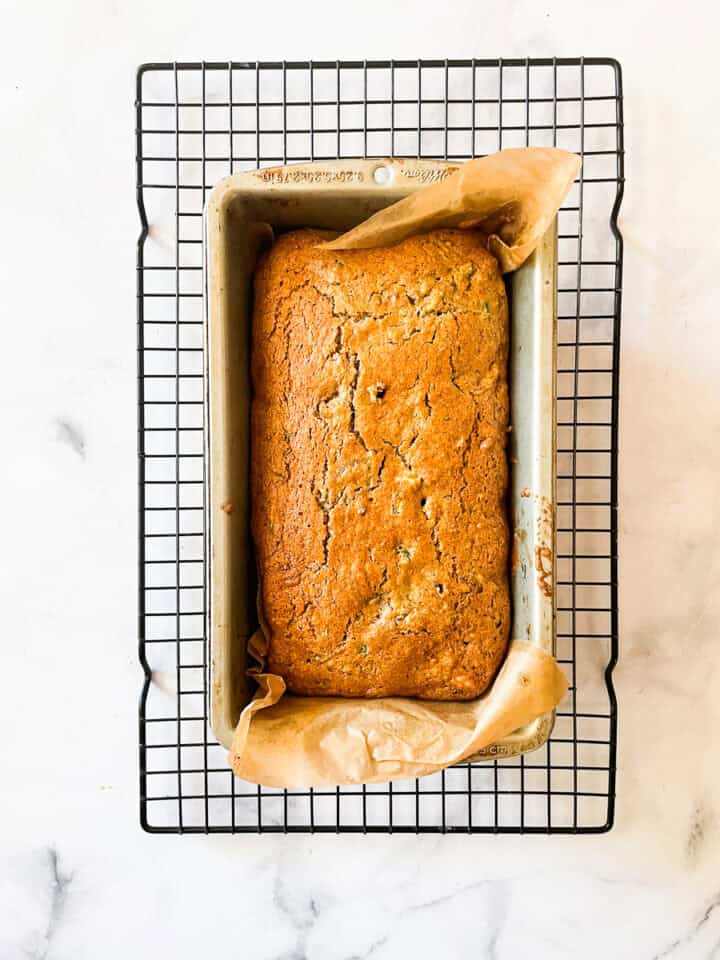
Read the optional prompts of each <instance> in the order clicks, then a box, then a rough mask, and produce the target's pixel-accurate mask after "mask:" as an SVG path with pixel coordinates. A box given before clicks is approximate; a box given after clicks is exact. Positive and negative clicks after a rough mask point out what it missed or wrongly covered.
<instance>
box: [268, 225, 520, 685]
mask: <svg viewBox="0 0 720 960" xmlns="http://www.w3.org/2000/svg"><path fill="white" fill-rule="evenodd" d="M331 236H334V234H330V233H328V232H321V231H313V230H299V231H294V232H292V233H288V234H285V235H284V236H281V237H280V238H279V239H278V241H277V242H276V243H275V245H274V247H273V248H272V249H271V250H270V251H269V253H267V254H266V255H265V256H264V258H263V259H262V260H261V262H260V263H259V264H258V267H257V270H256V274H255V304H254V315H253V343H252V376H253V387H254V396H253V406H252V441H251V445H252V527H253V536H254V540H255V546H256V553H257V564H258V575H259V581H260V596H261V604H262V615H263V618H264V621H265V627H266V630H267V633H268V640H269V650H268V669H269V670H270V671H272V672H273V673H277V674H280V675H281V676H282V677H284V679H285V681H286V683H287V687H288V689H289V690H290V691H291V692H293V693H297V694H307V695H320V696H343V697H379V696H409V697H420V698H428V699H436V700H467V699H471V698H473V697H477V696H478V695H479V694H480V693H482V692H483V690H485V689H486V687H487V686H488V685H489V683H490V682H491V681H492V679H493V676H494V675H495V672H496V670H497V668H498V666H499V664H500V661H501V660H502V657H503V654H504V652H505V648H506V645H507V638H508V631H509V623H510V608H509V595H508V571H507V566H508V525H507V518H506V505H505V494H506V483H507V459H506V452H505V447H506V435H507V429H508V389H507V354H508V307H507V300H506V295H505V287H504V285H503V281H502V278H501V276H500V272H499V269H498V265H497V263H496V261H495V260H494V259H493V257H492V256H491V255H490V254H489V253H488V252H487V250H486V249H485V246H484V244H483V242H482V238H481V237H479V236H477V235H475V234H473V233H472V232H471V231H461V230H440V231H435V232H433V233H429V234H425V235H421V236H415V237H411V238H410V239H407V240H404V241H402V242H401V243H399V244H397V245H396V246H393V247H388V248H382V249H373V250H357V251H352V252H350V251H348V252H343V251H340V252H330V251H326V250H323V249H320V248H318V246H317V245H318V243H319V242H321V241H322V240H325V239H329V238H330V237H331Z"/></svg>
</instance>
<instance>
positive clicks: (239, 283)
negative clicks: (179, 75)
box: [205, 159, 556, 759]
mask: <svg viewBox="0 0 720 960" xmlns="http://www.w3.org/2000/svg"><path fill="white" fill-rule="evenodd" d="M456 169H457V165H454V164H451V163H444V162H441V161H428V160H398V159H392V160H338V161H333V162H330V163H313V164H306V165H297V166H290V167H275V168H272V169H265V170H257V171H252V172H249V173H242V174H237V175H235V176H232V177H228V178H226V179H224V180H221V181H220V183H218V185H217V186H216V187H215V188H214V189H213V191H212V193H211V194H210V196H209V198H208V201H207V205H206V209H205V239H206V244H205V251H206V259H205V264H206V333H207V353H206V356H207V364H206V391H205V393H206V402H207V410H206V417H207V419H206V422H207V424H208V430H207V432H206V435H207V450H206V454H207V457H208V464H209V495H208V500H207V516H206V529H207V531H208V538H209V548H208V550H207V554H206V555H207V564H208V569H207V571H206V574H207V580H206V582H207V584H208V614H207V617H208V622H207V629H208V636H209V639H210V664H211V667H210V669H211V706H210V709H211V715H210V718H211V724H212V729H213V732H214V734H215V736H216V737H217V739H218V741H219V742H220V743H221V744H223V745H224V746H226V747H229V746H230V742H231V739H232V733H233V730H234V728H235V725H236V723H237V719H238V716H239V714H240V711H241V710H242V708H243V707H244V706H245V704H246V703H247V702H248V700H249V699H250V697H251V696H252V694H253V691H252V689H251V686H250V684H249V682H248V680H247V678H246V676H245V667H246V645H247V640H248V638H249V637H250V636H251V634H252V633H253V632H254V630H255V628H256V626H257V612H256V604H255V599H256V589H257V582H256V573H255V559H254V553H253V545H252V540H251V536H250V499H249V483H248V472H249V471H248V466H249V456H250V436H249V413H250V325H251V289H252V273H253V269H254V266H255V260H256V256H257V252H258V249H259V247H260V246H261V245H262V244H263V242H267V240H268V238H269V236H270V231H269V230H268V228H267V226H266V225H268V224H269V225H270V226H271V227H272V228H273V230H275V231H278V232H282V231H284V230H289V229H294V228H296V227H309V226H312V227H323V228H328V229H334V230H346V229H348V228H349V227H352V226H354V225H355V224H357V223H359V222H361V221H362V220H364V219H365V218H367V217H368V216H369V215H370V214H372V213H374V212H375V211H377V210H380V209H382V208H383V207H386V206H388V205H389V204H391V203H394V202H395V201H397V200H399V199H401V198H402V197H405V196H407V195H408V194H409V193H412V192H413V191H414V190H417V189H419V188H420V187H423V186H425V185H427V184H430V183H433V182H436V181H437V180H441V179H443V178H445V177H447V176H449V174H450V173H452V172H453V171H454V170H456ZM555 277H556V224H553V225H552V228H551V229H550V230H549V231H548V233H547V234H546V235H545V237H544V238H543V240H542V242H541V244H540V245H539V247H538V249H537V250H536V251H535V253H534V254H533V255H532V257H530V258H529V260H528V261H527V262H526V263H525V264H524V265H523V266H522V267H521V268H520V269H519V270H518V271H516V272H515V273H513V274H511V275H510V276H509V278H508V289H509V293H510V303H511V359H510V398H511V423H512V431H511V433H510V445H509V456H510V462H511V472H510V490H509V508H510V518H511V524H512V527H513V560H512V605H513V617H512V638H513V639H518V640H524V641H526V642H529V643H532V644H536V645H537V646H538V647H541V648H542V649H543V650H546V651H548V652H554V649H553V648H554V635H555V630H554V614H555V611H554V593H555V591H554V556H555V549H554V516H555V482H554V477H555V471H554V462H555V396H556V391H555V350H556V346H555V344H556V320H555V317H556V309H555V300H556V280H555ZM553 720H554V714H553V713H549V714H546V715H545V716H542V717H540V718H539V719H537V720H535V721H533V722H532V723H530V724H528V725H526V726H525V727H523V728H522V729H520V730H518V731H516V732H515V733H513V734H512V735H511V736H508V737H506V738H504V739H503V740H502V741H500V742H499V743H496V744H493V745H492V746H490V747H488V748H486V749H485V750H483V751H482V752H481V753H480V754H478V755H477V756H476V757H473V758H472V759H492V758H494V757H499V756H505V757H507V756H513V755H516V754H520V753H525V752H527V751H529V750H534V749H535V748H537V747H539V746H541V745H542V744H543V743H544V742H545V740H546V739H547V738H548V736H549V734H550V731H551V730H552V725H553Z"/></svg>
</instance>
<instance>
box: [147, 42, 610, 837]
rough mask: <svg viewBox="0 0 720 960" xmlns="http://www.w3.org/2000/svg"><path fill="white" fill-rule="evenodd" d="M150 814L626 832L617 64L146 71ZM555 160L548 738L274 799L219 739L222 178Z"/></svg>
mask: <svg viewBox="0 0 720 960" xmlns="http://www.w3.org/2000/svg"><path fill="white" fill-rule="evenodd" d="M136 109H137V199H138V208H139V213H140V218H141V223H142V232H141V235H140V239H139V244H138V274H137V276H138V384H139V398H138V399H139V486H140V557H139V560H140V597H139V655H140V661H141V664H142V666H143V669H144V674H145V678H144V684H143V688H142V694H141V699H140V816H141V823H142V825H143V827H144V828H145V829H147V830H149V831H153V832H180V833H183V832H185V833H198V832H201V833H202V832H205V833H208V832H278V831H286V832H308V831H318V832H320V831H323V832H363V831H366V832H451V831H462V832H469V833H476V832H477V833H488V832H495V833H519V832H526V833H532V832H543V833H596V832H602V831H604V830H607V829H609V828H610V827H611V825H612V822H613V815H614V794H615V753H616V700H615V695H614V691H613V687H612V677H611V675H612V670H613V667H614V665H615V662H616V658H617V644H618V620H617V546H616V545H617V515H616V507H617V422H618V382H619V381H618V375H619V370H618V361H619V334H620V299H621V270H622V240H621V237H620V234H619V232H618V229H617V222H616V219H617V213H618V210H619V206H620V201H621V197H622V191H623V182H624V177H623V120H622V90H621V75H620V67H619V65H618V64H617V62H616V61H614V60H611V59H598V58H593V59H585V60H583V59H576V60H554V59H553V60H505V61H502V60H472V61H471V60H452V61H383V62H378V61H375V62H370V61H368V62H362V61H360V62H315V63H310V62H302V63H234V62H233V63H204V64H203V63H178V64H169V63H159V64H146V65H144V66H143V67H141V68H140V70H139V72H138V77H137V102H136ZM525 145H533V146H542V145H556V146H559V147H564V148H566V149H568V150H572V151H575V152H577V153H580V154H581V155H582V157H583V161H584V164H583V169H582V172H581V174H580V177H579V180H578V181H577V182H576V183H575V184H574V186H573V188H572V190H571V193H570V195H569V196H568V198H567V200H566V202H565V204H564V206H563V208H562V210H561V211H560V214H559V251H558V252H559V266H558V331H559V346H558V379H557V383H558V404H557V410H558V432H557V436H558V455H557V494H558V509H557V636H556V653H557V658H558V660H559V662H560V664H561V665H562V666H563V667H564V669H565V670H566V672H567V675H568V678H569V681H570V688H569V691H568V694H567V696H566V698H565V700H564V701H563V703H562V704H561V705H560V707H559V709H558V712H557V720H556V724H555V729H554V731H553V734H552V736H551V738H550V740H549V741H548V743H547V744H546V745H545V746H544V747H542V748H541V749H540V750H537V751H535V752H533V753H531V754H528V755H527V756H524V757H517V758H513V759H506V760H497V761H493V762H490V763H487V762H485V763H464V764H459V765H457V766H456V767H453V768H450V769H448V770H446V771H443V772H441V773H438V774H435V775H432V776H429V777H424V778H421V779H420V780H408V781H399V782H398V781H396V782H395V783H393V784H381V785H371V786H367V787H359V786H358V787H342V788H337V789H317V790H292V791H287V790H274V789H269V788H265V787H257V786H254V785H252V784H248V783H243V782H242V781H239V780H237V779H235V778H234V777H233V776H232V774H231V773H230V772H229V770H228V767H227V762H226V756H225V751H224V749H223V748H222V747H220V746H219V745H218V743H217V742H216V740H215V738H214V737H213V734H212V731H211V729H210V726H209V722H208V689H209V687H208V684H209V667H208V647H207V637H206V635H205V612H206V604H207V593H206V582H205V556H206V547H207V541H206V529H205V525H204V518H205V503H206V486H205V485H206V480H207V476H206V462H205V458H204V449H205V447H204V429H205V422H204V407H203V389H204V388H203V370H204V335H203V313H202V295H203V291H202V276H203V273H202V258H203V245H202V209H203V202H204V199H205V196H206V194H207V191H208V190H209V189H211V188H212V187H213V185H214V184H215V183H216V182H217V180H218V179H219V178H220V177H222V176H225V175H227V174H229V173H235V172H238V171H241V170H248V169H254V168H257V167H267V166H272V165H276V164H280V163H282V164H284V163H293V162H299V161H308V160H327V159H334V158H341V157H358V156H366V157H374V156H377V157H383V156H411V157H426V158H445V159H455V160H466V159H469V158H472V157H475V156H482V155H484V154H487V153H491V152H493V151H495V150H497V149H499V148H502V147H511V146H525Z"/></svg>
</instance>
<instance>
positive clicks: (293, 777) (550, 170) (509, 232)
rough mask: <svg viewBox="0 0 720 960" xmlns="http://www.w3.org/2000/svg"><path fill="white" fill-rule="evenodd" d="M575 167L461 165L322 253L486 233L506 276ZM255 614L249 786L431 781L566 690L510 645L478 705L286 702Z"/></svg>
mask: <svg viewBox="0 0 720 960" xmlns="http://www.w3.org/2000/svg"><path fill="white" fill-rule="evenodd" d="M579 169H580V158H579V157H577V156H575V155H574V154H570V153H566V152H565V151H563V150H556V149H553V148H527V149H517V150H503V151H501V152H500V153H497V154H493V155H492V156H489V157H484V158H482V159H480V160H472V161H469V162H468V163H465V164H463V166H462V167H461V168H460V169H459V170H458V171H457V172H456V173H454V174H452V175H451V176H449V177H448V178H447V179H446V180H443V181H440V182H438V183H435V184H433V185H432V186H428V187H424V188H422V189H420V190H418V191H417V192H415V193H413V194H412V195H410V196H408V197H407V198H405V199H404V200H400V201H399V202H398V203H395V204H393V205H392V206H390V207H387V208H386V209H384V210H381V211H380V212H379V213H376V214H375V215H374V216H372V217H370V218H369V219H368V220H366V221H365V222H364V223H361V224H360V225H359V226H357V227H355V228H353V229H352V230H349V231H348V232H347V233H345V234H343V235H342V236H341V237H338V238H337V239H336V240H333V241H331V242H329V243H326V244H324V246H325V247H326V248H328V249H334V250H339V249H361V248H368V247H374V246H387V245H390V244H393V243H397V242H399V241H400V240H402V239H404V238H405V237H408V236H410V235H411V234H414V233H422V232H427V231H428V230H434V229H437V228H440V227H461V228H465V227H473V228H475V229H478V230H480V231H481V232H482V233H484V234H485V235H486V236H487V239H488V249H489V250H490V252H491V253H492V254H493V255H494V256H495V257H496V258H497V259H498V261H499V263H500V266H501V269H502V270H503V272H508V271H511V270H515V269H517V267H519V266H520V265H521V264H522V263H523V262H524V261H525V260H526V259H527V257H528V256H529V255H530V254H531V253H532V251H533V250H534V248H535V246H536V245H537V244H538V242H539V240H540V238H541V237H542V236H543V234H544V233H545V231H546V230H547V228H548V226H549V225H550V223H551V222H552V219H553V217H554V216H555V214H556V212H557V210H558V208H559V207H560V204H561V203H562V201H563V199H564V198H565V196H566V195H567V192H568V190H569V189H570V186H571V184H572V182H573V180H574V179H575V177H576V175H577V173H578V171H579ZM258 608H259V616H260V628H259V629H258V631H257V632H256V634H255V635H254V636H253V638H252V639H251V641H250V644H249V651H248V652H249V654H250V658H251V659H252V660H253V661H254V664H255V665H254V666H253V667H251V668H250V669H249V670H248V673H249V674H250V675H251V676H252V677H253V678H254V679H255V680H256V681H257V684H258V689H257V692H256V694H255V697H254V698H253V699H252V700H251V701H250V703H249V704H248V705H247V706H246V707H245V709H244V710H243V711H242V714H241V715H240V719H239V722H238V725H237V728H236V730H235V734H234V736H233V742H232V748H231V751H230V763H231V766H232V769H233V771H234V772H235V773H236V774H237V776H239V777H241V778H242V779H244V780H248V781H250V782H252V783H262V784H264V785H265V786H269V787H289V788H303V787H310V786H312V787H319V786H334V785H335V784H358V783H375V782H386V781H388V780H395V779H399V778H406V777H418V776H423V775H425V774H429V773H434V772H435V771H437V770H441V769H442V768H443V767H447V766H449V765H451V764H453V763H457V762H458V761H460V760H462V759H464V758H467V757H470V756H472V755H473V754H475V753H477V752H478V751H479V750H481V749H482V748H483V747H486V746H489V745H490V744H492V743H495V742H497V741H498V740H500V739H501V738H503V737H505V736H507V735H508V734H510V733H512V732H513V731H515V730H518V729H519V728H520V727H522V726H524V725H525V724H527V723H529V722H531V721H532V720H535V719H536V718H537V717H540V716H542V715H543V714H544V713H547V712H548V711H550V710H552V709H553V708H554V707H555V706H556V705H557V704H558V703H559V702H560V700H561V699H562V697H563V696H564V694H565V691H566V689H567V680H566V679H565V675H564V674H563V672H562V671H561V670H560V668H559V667H558V665H557V663H556V662H555V660H554V658H553V657H551V656H550V655H548V654H546V653H544V652H543V651H542V650H539V649H538V648H537V647H533V646H531V645H529V644H527V643H524V642H523V641H520V640H512V641H511V643H510V645H509V647H508V652H507V655H506V657H505V661H504V663H503V665H502V667H501V668H500V671H499V672H498V675H497V677H496V678H495V680H494V682H493V684H492V686H491V687H490V689H489V691H488V692H487V693H486V694H484V695H483V696H482V697H479V698H478V699H476V700H471V701H467V702H444V701H433V700H416V699H411V698H405V697H385V698H381V699H376V700H369V699H359V698H352V699H351V698H342V697H298V696H293V695H292V694H286V693H285V682H284V680H283V679H282V677H279V676H277V675H274V674H269V673H265V672H264V663H265V655H266V653H267V643H268V640H267V638H268V628H267V625H266V624H265V623H264V621H263V617H262V603H261V601H260V597H258Z"/></svg>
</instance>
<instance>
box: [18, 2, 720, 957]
mask: <svg viewBox="0 0 720 960" xmlns="http://www.w3.org/2000/svg"><path fill="white" fill-rule="evenodd" d="M418 8H424V12H425V14H426V16H427V17H428V18H433V20H434V22H433V23H432V26H429V25H424V24H423V23H422V17H421V16H420V14H419V9H418ZM0 12H1V14H2V16H1V17H0V22H2V35H1V36H0V51H1V52H2V56H1V57H0V90H1V91H2V96H1V97H0V128H1V129H2V131H3V134H2V149H1V150H0V193H1V199H0V212H1V216H2V229H0V278H1V282H0V291H2V292H1V293H0V303H2V320H3V335H2V349H1V350H0V365H1V370H2V372H1V375H0V392H1V395H2V410H3V411H4V416H3V427H4V442H3V446H2V450H3V456H2V470H0V493H1V497H0V503H2V530H3V536H2V542H3V549H2V553H1V555H0V566H1V567H2V574H1V575H0V596H1V597H2V603H1V605H0V635H1V642H2V695H1V696H0V729H2V731H3V735H2V784H1V788H0V849H1V850H2V855H1V856H0V958H2V960H6V958H7V960H14V958H21V957H32V958H37V960H39V958H49V960H53V958H58V960H61V958H62V960H64V958H68V960H69V958H72V960H85V958H92V960H95V958H98V957H102V958H103V960H112V958H116V957H117V958H123V960H125V958H128V957H131V956H132V957H155V956H158V957H177V958H186V957H187V958H191V957H196V956H212V955H214V954H215V952H216V951H217V952H218V955H222V956H230V957H241V956H242V957H252V958H257V960H262V958H286V960H290V958H297V960H300V958H304V957H307V958H311V960H314V958H324V960H334V958H338V960H340V958H342V960H350V958H353V957H358V958H359V957H370V956H372V957H373V958H374V960H375V958H376V960H385V958H390V957H393V958H394V957H412V958H415V960H423V958H433V960H436V958H438V957H453V958H465V957H468V958H469V957H473V958H475V957H493V958H498V960H499V958H516V957H518V958H520V957H526V956H529V955H533V956H537V957H548V958H564V957H567V958H577V957H583V958H589V960H591V958H596V957H597V958H607V957H613V958H631V960H642V958H648V960H650V958H659V957H673V958H677V960H685V958H710V957H720V789H719V788H720V773H719V772H718V771H719V769H720V765H719V763H718V760H719V759H720V758H719V755H718V747H719V746H720V744H719V740H718V733H717V730H718V723H719V722H720V707H719V706H718V703H719V701H718V697H717V692H716V691H717V684H718V680H719V679H720V677H719V669H720V668H719V664H720V658H719V657H718V626H717V624H718V616H719V615H720V610H719V609H718V601H719V597H720V591H719V588H718V584H719V582H720V561H719V559H718V558H719V554H718V548H717V539H718V528H719V526H720V507H719V506H718V503H719V502H720V501H719V499H718V496H717V475H718V471H719V470H720V443H719V441H720V435H719V428H718V424H720V402H719V391H718V385H717V381H718V373H720V361H719V360H718V357H719V356H720V333H719V331H720V323H719V322H718V319H717V305H716V285H717V267H718V253H719V252H720V251H719V249H718V234H717V220H718V215H719V214H720V204H719V202H718V200H719V198H718V189H717V186H716V182H714V181H713V175H714V174H716V170H717V156H718V151H719V149H720V135H719V134H718V124H717V66H716V62H715V60H716V56H717V50H718V40H720V31H719V30H718V26H719V24H718V13H717V6H716V5H715V4H710V3H708V4H702V3H699V2H692V0H691V2H687V3H685V4H683V5H681V6H678V5H677V4H670V3H668V2H661V3H651V2H648V0H641V2H638V0H636V2H633V0H625V2H623V3H620V2H615V0H611V2H608V3H605V4H587V3H577V2H554V0H548V2H546V3H541V4H538V3H535V2H531V0H514V2H510V3H508V4H501V5H498V4H494V5H486V4H479V3H477V2H472V0H447V2H445V3H443V4H441V5H440V6H438V5H436V4H429V3H422V2H420V0H416V2H415V3H410V2H406V0H402V2H394V3H393V2H391V0H385V2H383V3H380V2H377V0H366V2H365V3H362V4H360V3H354V2H345V3H344V4H342V5H340V4H337V3H330V2H327V0H316V2H315V3H313V4H311V5H310V6H303V5H300V4H293V3H289V2H276V3H274V4H272V5H263V4H253V5H252V9H249V5H246V4H242V3H237V2H235V3H218V4H213V3H207V4H203V5H198V4H193V3H190V2H188V0H175V2H172V3H171V2H170V0H157V2H156V3H154V4H147V3H141V2H139V0H130V2H127V3H122V4H120V3H115V2H113V0H67V2H65V3H63V4H56V3H51V2H50V0H45V2H39V0H28V2H24V3H16V2H12V0H2V4H1V6H0ZM581 53H585V54H600V55H615V56H617V57H618V58H619V59H620V60H621V61H622V63H623V66H624V69H625V91H626V122H627V132H626V146H627V151H628V156H627V176H628V189H627V192H626V199H625V203H624V206H623V214H622V226H623V231H624V234H625V238H626V261H625V262H626V273H625V305H624V316H623V325H624V326H623V331H624V332H623V350H622V460H621V493H620V499H621V545H620V555H621V587H622V591H621V615H622V623H621V626H622V634H621V637H622V659H621V663H620V666H619V668H618V670H617V673H616V681H617V687H618V691H619V697H620V706H621V713H620V721H621V722H620V744H619V777H618V811H617V825H616V827H615V829H614V831H613V832H612V833H610V834H609V835H607V836H601V837H597V838H590V837H585V838H583V837H578V838H561V837H555V838H531V837H526V838H508V837H499V838H493V837H474V838H468V837H462V836H460V837H437V838H432V837H420V838H416V837H399V836H394V837H342V838H336V837H315V838H309V837H269V836H264V837H215V838H205V837H185V838H178V837H151V836H146V835H144V834H143V833H141V831H140V829H139V826H138V819H137V776H136V766H137V742H136V701H137V694H138V689H139V685H140V672H139V669H138V667H137V663H136V653H135V640H134V638H135V632H136V631H135V627H136V624H135V582H136V572H135V566H136V540H135V538H136V529H135V482H136V468H135V409H134V405H135V356H134V351H135V328H134V309H135V302H134V301H135V285H134V284H135V278H134V256H135V253H134V240H135V236H136V234H137V230H138V224H137V219H136V213H135V208H134V193H133V178H134V169H133V162H132V161H133V155H134V143H133V134H132V128H133V112H132V107H131V105H132V99H133V82H134V80H133V76H134V69H135V67H136V65H137V64H138V63H139V62H141V61H143V60H149V59H157V60H169V59H173V58H177V59H196V58H201V57H205V58H206V59H228V58H230V57H233V58H236V59H242V58H248V59H255V58H269V59H279V58H283V57H285V58H288V59H292V58H293V57H302V58H304V57H308V56H311V57H315V58H324V57H326V58H332V59H334V58H336V57H338V56H344V57H351V56H352V57H377V56H394V57H403V56H409V57H417V56H425V57H432V56H441V57H443V56H483V55H484V56H497V55H503V56H525V55H548V54H549V55H552V54H556V55H578V54H581ZM220 951H222V953H220Z"/></svg>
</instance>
